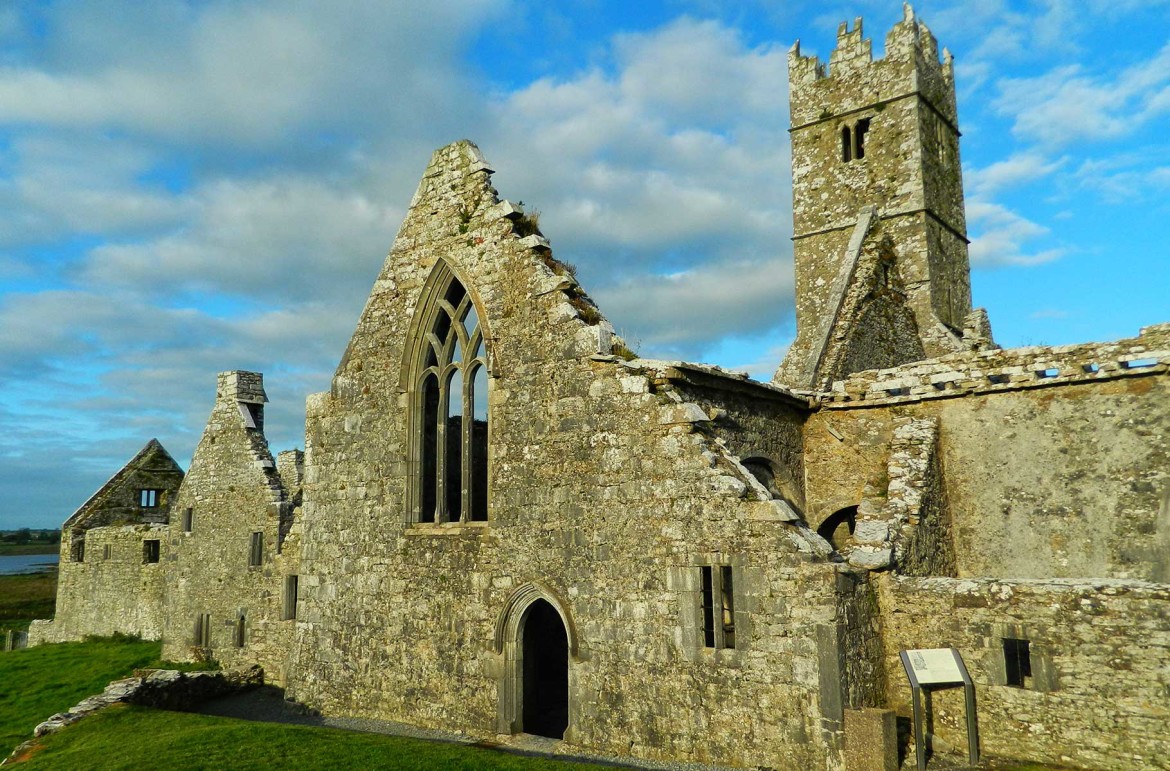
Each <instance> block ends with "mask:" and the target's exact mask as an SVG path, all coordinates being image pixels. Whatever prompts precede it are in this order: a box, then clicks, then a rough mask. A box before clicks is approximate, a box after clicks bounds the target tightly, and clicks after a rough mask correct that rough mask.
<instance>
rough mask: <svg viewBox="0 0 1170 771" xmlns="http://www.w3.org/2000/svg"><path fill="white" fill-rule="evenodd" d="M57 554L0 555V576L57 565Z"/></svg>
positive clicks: (58, 557) (33, 571)
mask: <svg viewBox="0 0 1170 771" xmlns="http://www.w3.org/2000/svg"><path fill="white" fill-rule="evenodd" d="M60 557H61V555H59V554H11V555H0V576H7V575H12V574H13V573H36V572H38V571H41V570H48V569H49V568H51V567H56V566H57V560H59V559H60Z"/></svg>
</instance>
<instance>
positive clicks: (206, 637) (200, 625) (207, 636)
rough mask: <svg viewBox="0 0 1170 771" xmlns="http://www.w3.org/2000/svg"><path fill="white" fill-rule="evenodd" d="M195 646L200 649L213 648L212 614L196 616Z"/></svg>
mask: <svg viewBox="0 0 1170 771" xmlns="http://www.w3.org/2000/svg"><path fill="white" fill-rule="evenodd" d="M195 646H196V647H199V648H210V647H211V614H210V613H199V614H198V615H196V616H195Z"/></svg>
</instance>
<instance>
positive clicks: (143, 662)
mask: <svg viewBox="0 0 1170 771" xmlns="http://www.w3.org/2000/svg"><path fill="white" fill-rule="evenodd" d="M159 653H160V646H159V643H157V642H141V641H132V640H98V641H93V642H85V643H60V644H57V645H38V646H37V647H35V648H26V649H23V650H17V651H8V652H0V757H4V756H7V755H8V753H9V752H11V751H12V749H13V748H14V747H15V746H16V745H18V744H20V743H21V742H23V741H26V740H28V739H31V738H32V731H33V728H35V727H36V725H37V723H39V722H41V721H42V720H44V719H45V718H47V717H49V715H52V714H53V713H54V712H62V711H64V710H67V709H69V708H70V707H72V706H73V705H74V704H76V703H77V702H79V701H81V700H82V699H84V698H85V697H86V696H92V695H93V694H95V693H100V692H101V691H102V690H103V689H104V688H105V687H106V685H107V684H109V682H110V681H111V680H116V679H118V678H119V677H126V676H128V675H129V674H131V673H132V672H133V671H134V669H135V668H137V667H144V666H147V665H148V664H150V663H152V662H154V661H157V660H158V657H159Z"/></svg>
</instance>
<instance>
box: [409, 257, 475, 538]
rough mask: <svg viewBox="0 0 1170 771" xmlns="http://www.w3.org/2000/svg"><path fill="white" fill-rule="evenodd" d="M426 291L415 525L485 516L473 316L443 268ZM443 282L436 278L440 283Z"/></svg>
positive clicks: (466, 297)
mask: <svg viewBox="0 0 1170 771" xmlns="http://www.w3.org/2000/svg"><path fill="white" fill-rule="evenodd" d="M443 278H445V279H446V284H445V286H438V287H436V288H437V289H438V291H434V292H431V293H430V296H429V297H427V296H426V295H425V294H424V299H423V303H424V305H423V307H422V308H421V309H420V310H421V312H422V314H423V316H422V317H421V318H422V319H423V324H422V326H421V327H420V328H419V331H420V333H421V334H422V336H423V339H422V341H421V343H422V344H421V345H419V346H416V348H415V351H416V353H417V361H416V367H415V370H414V377H413V388H414V404H413V423H414V432H415V437H414V445H413V446H414V448H415V457H416V459H417V463H416V464H415V469H416V473H415V478H414V491H415V492H414V495H413V503H414V505H413V507H412V508H413V511H414V520H415V521H416V522H435V523H443V522H468V521H472V522H474V521H485V520H487V442H488V413H487V395H488V385H487V380H488V378H487V356H486V350H485V348H484V339H483V331H482V329H481V328H480V322H479V313H478V311H477V310H476V308H475V304H474V302H472V299H471V295H470V294H468V292H467V290H466V288H465V287H464V286H463V284H462V283H460V281H459V279H458V278H456V277H455V276H454V275H453V274H451V273H450V271H449V270H444V275H443ZM440 284H441V282H440Z"/></svg>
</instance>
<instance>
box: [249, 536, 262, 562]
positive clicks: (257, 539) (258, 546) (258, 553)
mask: <svg viewBox="0 0 1170 771" xmlns="http://www.w3.org/2000/svg"><path fill="white" fill-rule="evenodd" d="M263 564H264V533H260V532H257V533H252V548H251V550H250V551H249V553H248V566H249V567H259V566H260V565H263Z"/></svg>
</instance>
